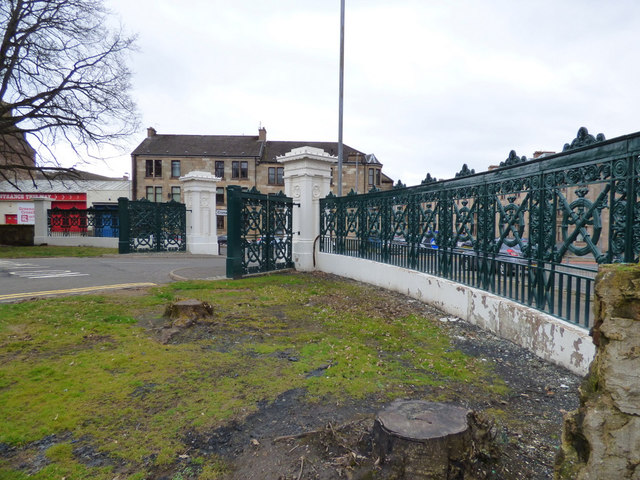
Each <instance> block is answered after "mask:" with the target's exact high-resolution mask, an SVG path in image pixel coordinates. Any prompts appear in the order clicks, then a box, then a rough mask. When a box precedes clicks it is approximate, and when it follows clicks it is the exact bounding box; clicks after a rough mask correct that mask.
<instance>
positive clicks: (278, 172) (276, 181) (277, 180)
mask: <svg viewBox="0 0 640 480" xmlns="http://www.w3.org/2000/svg"><path fill="white" fill-rule="evenodd" d="M269 185H284V167H269Z"/></svg>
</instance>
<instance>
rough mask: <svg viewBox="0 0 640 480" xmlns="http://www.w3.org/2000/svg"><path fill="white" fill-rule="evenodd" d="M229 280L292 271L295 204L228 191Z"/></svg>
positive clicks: (275, 197) (233, 188)
mask: <svg viewBox="0 0 640 480" xmlns="http://www.w3.org/2000/svg"><path fill="white" fill-rule="evenodd" d="M227 200H228V201H227V219H228V225H227V238H228V244H227V277H229V278H237V277H241V276H242V275H247V274H250V273H260V272H269V271H273V270H281V269H285V268H293V261H292V252H291V250H292V248H291V247H292V209H293V200H292V199H291V198H290V197H287V196H285V195H284V194H283V193H282V192H280V193H279V194H270V195H264V194H261V193H260V192H259V191H258V190H256V189H255V187H254V188H253V189H251V191H243V190H242V188H241V187H239V186H235V185H234V186H229V187H227Z"/></svg>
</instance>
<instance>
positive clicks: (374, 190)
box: [369, 185, 395, 193]
mask: <svg viewBox="0 0 640 480" xmlns="http://www.w3.org/2000/svg"><path fill="white" fill-rule="evenodd" d="M394 188H395V187H394ZM379 191H380V189H379V188H376V186H375V185H374V186H373V187H371V190H369V193H376V192H379Z"/></svg>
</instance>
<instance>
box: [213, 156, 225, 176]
mask: <svg viewBox="0 0 640 480" xmlns="http://www.w3.org/2000/svg"><path fill="white" fill-rule="evenodd" d="M215 175H216V177H219V178H224V162H223V161H221V160H216V172H215Z"/></svg>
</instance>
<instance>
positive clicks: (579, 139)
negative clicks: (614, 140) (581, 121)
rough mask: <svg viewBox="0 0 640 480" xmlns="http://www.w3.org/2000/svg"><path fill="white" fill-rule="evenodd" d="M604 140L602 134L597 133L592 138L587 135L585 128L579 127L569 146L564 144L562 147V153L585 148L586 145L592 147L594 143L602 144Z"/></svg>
mask: <svg viewBox="0 0 640 480" xmlns="http://www.w3.org/2000/svg"><path fill="white" fill-rule="evenodd" d="M605 140H606V138H604V134H603V133H599V134H598V135H596V136H595V137H594V136H593V135H591V134H590V133H589V131H588V130H587V128H586V127H580V129H579V130H578V135H577V136H576V138H575V139H574V140H573V141H572V142H571V144H568V143H565V144H564V147H562V151H563V152H566V151H567V150H573V149H575V148H580V147H586V146H587V145H593V144H594V143H598V142H604V141H605Z"/></svg>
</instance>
